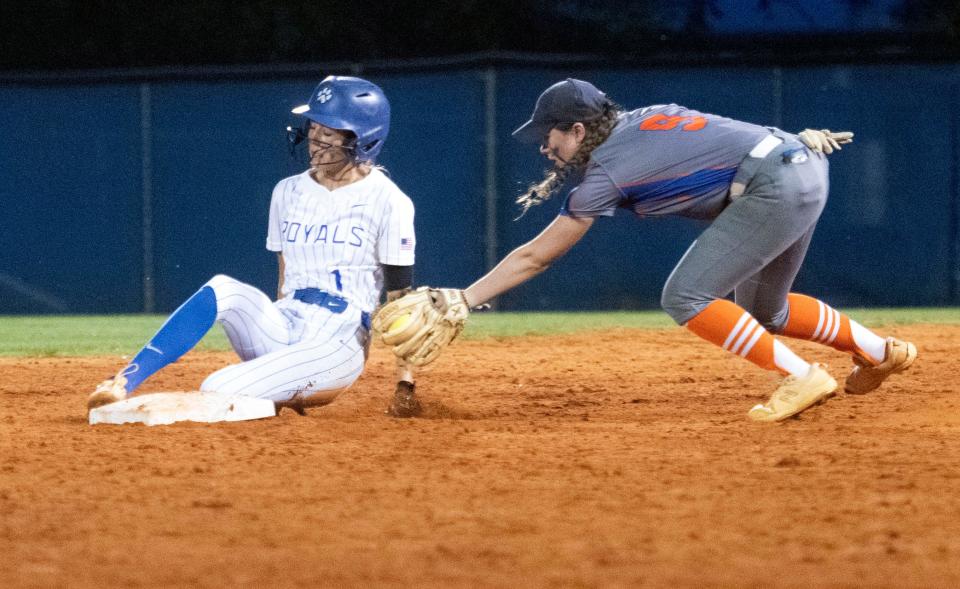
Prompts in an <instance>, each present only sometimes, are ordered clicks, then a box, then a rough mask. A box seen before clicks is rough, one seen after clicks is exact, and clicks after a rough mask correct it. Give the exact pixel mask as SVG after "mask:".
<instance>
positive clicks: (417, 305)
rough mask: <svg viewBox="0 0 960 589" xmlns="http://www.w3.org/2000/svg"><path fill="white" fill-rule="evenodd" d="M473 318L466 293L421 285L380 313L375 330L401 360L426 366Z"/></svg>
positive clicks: (375, 316)
mask: <svg viewBox="0 0 960 589" xmlns="http://www.w3.org/2000/svg"><path fill="white" fill-rule="evenodd" d="M469 315H470V309H469V308H468V307H467V302H466V299H465V298H464V296H463V291H462V290H457V289H455V288H430V287H428V286H421V287H420V288H418V289H417V290H415V291H413V292H411V293H409V294H406V295H404V296H402V297H400V298H399V299H397V300H395V301H392V302H389V303H387V304H386V305H384V306H383V307H382V308H381V309H380V310H379V311H377V314H376V315H374V317H373V329H374V331H375V332H376V333H378V334H379V336H380V340H381V341H382V342H383V343H385V344H387V345H388V346H392V347H393V353H394V354H396V356H397V357H398V358H401V359H403V360H404V361H405V362H408V363H410V364H413V365H414V366H424V365H426V364H429V363H431V362H433V361H434V360H436V359H437V357H438V356H439V355H440V352H442V351H443V348H445V347H447V345H449V344H450V342H452V341H453V340H454V338H456V337H457V336H458V335H460V332H461V331H463V327H464V325H465V324H466V322H467V317H469Z"/></svg>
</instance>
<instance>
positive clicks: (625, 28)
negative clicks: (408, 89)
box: [0, 0, 960, 70]
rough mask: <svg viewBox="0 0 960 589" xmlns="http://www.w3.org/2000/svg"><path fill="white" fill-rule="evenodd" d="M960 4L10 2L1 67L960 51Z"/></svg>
mask: <svg viewBox="0 0 960 589" xmlns="http://www.w3.org/2000/svg"><path fill="white" fill-rule="evenodd" d="M958 33H960V2H957V1H956V0H947V1H939V0H831V1H825V0H686V1H683V0H681V1H675V2H663V1H661V0H624V1H609V0H606V1H604V0H579V1H577V0H566V1H553V2H548V1H543V0H463V1H458V2H437V1H428V0H406V1H402V2H400V1H369V2H351V1H346V0H342V1H336V2H330V1H319V0H310V1H307V0H278V1H268V0H232V1H229V2H223V1H212V0H206V1H202V2H201V1H196V0H170V1H152V2H145V1H129V2H123V1H116V0H36V1H29V0H5V1H4V2H2V3H0V69H5V70H49V69H54V70H62V69H76V68H126V67H149V66H182V65H211V64H218V65H231V64H280V63H302V62H331V61H341V60H346V61H369V60H380V59H402V58H422V57H438V56H449V55H457V54H464V53H477V52H485V51H517V52H525V53H569V54H590V55H603V56H608V57H612V58H613V59H616V60H630V59H632V58H638V57H646V56H649V55H650V54H653V53H657V52H662V51H669V52H674V53H675V52H682V51H688V50H689V51H695V52H696V51H703V50H708V51H709V52H711V53H713V54H716V53H718V52H720V51H724V50H726V51H730V50H734V51H743V52H746V53H749V54H752V55H754V56H755V57H756V56H763V57H765V58H766V59H788V60H796V59H797V57H798V55H799V54H811V53H814V54H826V55H831V54H832V55H833V57H834V58H836V57H838V56H841V55H847V56H848V57H850V58H853V57H854V53H855V54H856V58H859V59H872V58H875V57H878V56H883V55H886V56H887V57H888V58H889V57H891V56H903V55H904V54H907V55H912V56H923V57H924V58H927V59H938V58H939V59H943V58H952V57H955V56H956V55H957V50H958V37H960V34H958Z"/></svg>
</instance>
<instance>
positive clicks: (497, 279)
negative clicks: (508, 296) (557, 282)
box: [464, 246, 552, 307]
mask: <svg viewBox="0 0 960 589" xmlns="http://www.w3.org/2000/svg"><path fill="white" fill-rule="evenodd" d="M551 261H552V260H551ZM551 261H547V260H544V259H542V258H539V257H537V256H536V255H534V252H533V251H532V249H531V248H530V247H529V246H521V247H519V248H517V249H515V250H513V251H512V252H511V253H510V255H508V256H507V257H506V258H504V259H503V261H501V262H500V263H499V264H497V266H496V267H495V268H494V269H493V270H491V271H490V272H488V273H487V275H486V276H484V277H483V278H481V279H480V280H478V281H476V282H474V283H473V284H471V285H470V287H469V288H467V289H466V290H465V291H464V295H465V296H466V297H467V302H468V303H469V304H470V306H472V307H475V306H477V305H482V304H483V303H485V302H487V301H489V300H490V299H492V298H494V297H496V296H498V295H501V294H503V293H505V292H507V291H508V290H510V289H511V288H513V287H515V286H517V285H519V284H523V283H524V282H526V281H527V280H530V279H531V278H533V277H534V276H536V275H537V274H540V273H541V272H543V271H544V270H546V269H547V268H549V267H550V262H551Z"/></svg>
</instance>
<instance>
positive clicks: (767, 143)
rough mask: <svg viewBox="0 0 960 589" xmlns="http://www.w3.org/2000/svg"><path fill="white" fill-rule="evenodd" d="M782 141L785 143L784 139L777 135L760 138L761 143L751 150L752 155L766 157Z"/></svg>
mask: <svg viewBox="0 0 960 589" xmlns="http://www.w3.org/2000/svg"><path fill="white" fill-rule="evenodd" d="M781 143H783V139H780V138H779V137H777V136H776V135H767V136H766V137H764V138H763V139H761V140H760V143H757V144H756V145H754V146H753V149H751V150H750V157H757V158H765V157H767V155H769V154H770V152H771V151H773V148H775V147H776V146H778V145H780V144H781Z"/></svg>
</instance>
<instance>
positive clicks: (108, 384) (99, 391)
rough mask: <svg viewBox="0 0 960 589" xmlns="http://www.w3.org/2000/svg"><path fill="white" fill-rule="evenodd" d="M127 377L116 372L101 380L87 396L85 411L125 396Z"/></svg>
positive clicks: (119, 399)
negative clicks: (112, 375) (114, 374)
mask: <svg viewBox="0 0 960 589" xmlns="http://www.w3.org/2000/svg"><path fill="white" fill-rule="evenodd" d="M126 384H127V377H125V376H123V374H118V375H116V376H114V377H113V378H108V379H107V380H105V381H103V382H101V383H100V384H99V385H97V388H96V389H95V390H94V391H93V392H92V393H91V394H90V396H89V397H87V411H89V410H91V409H96V408H97V407H102V406H104V405H109V404H110V403H116V402H117V401H122V400H124V399H126V398H127V389H126V388H124V387H125V386H126Z"/></svg>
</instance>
